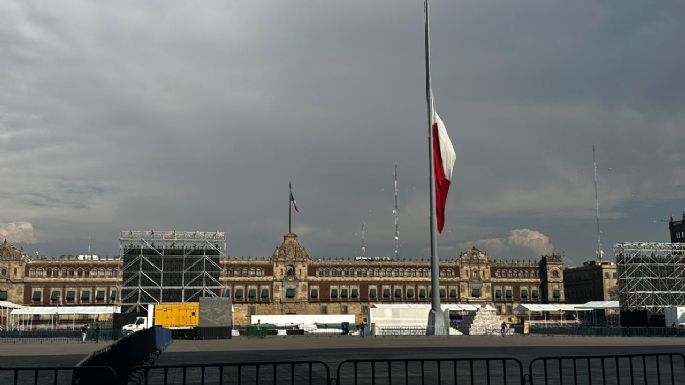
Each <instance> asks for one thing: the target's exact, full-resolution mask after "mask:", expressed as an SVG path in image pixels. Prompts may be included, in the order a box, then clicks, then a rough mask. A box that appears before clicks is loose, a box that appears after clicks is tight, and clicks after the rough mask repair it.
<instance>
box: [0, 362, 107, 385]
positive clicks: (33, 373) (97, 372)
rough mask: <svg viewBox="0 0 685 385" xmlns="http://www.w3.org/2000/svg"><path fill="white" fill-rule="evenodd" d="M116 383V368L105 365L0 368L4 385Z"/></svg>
mask: <svg viewBox="0 0 685 385" xmlns="http://www.w3.org/2000/svg"><path fill="white" fill-rule="evenodd" d="M88 379H96V380H88ZM116 383H117V376H116V374H115V373H114V370H113V369H112V368H109V367H105V366H90V367H75V368H74V367H59V366H51V367H47V366H46V367H16V368H0V384H2V385H42V384H51V385H95V384H97V385H115V384H116Z"/></svg>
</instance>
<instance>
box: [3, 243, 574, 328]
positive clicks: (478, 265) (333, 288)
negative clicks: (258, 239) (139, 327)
mask: <svg viewBox="0 0 685 385" xmlns="http://www.w3.org/2000/svg"><path fill="white" fill-rule="evenodd" d="M122 261H123V260H122V259H121V258H99V259H95V258H93V257H92V256H91V257H88V256H82V257H61V258H51V259H38V258H31V257H28V256H27V255H25V254H24V253H23V252H22V251H21V250H20V249H17V248H16V247H14V246H13V245H12V244H10V243H8V242H6V241H5V242H4V243H2V244H0V273H1V276H0V300H6V301H10V302H14V303H17V304H23V305H53V306H54V305H61V306H69V305H76V304H79V305H84V304H88V305H97V304H121V303H122V300H123V302H128V301H129V300H127V299H126V298H127V296H126V290H125V288H124V290H122V286H126V281H127V280H129V281H130V279H123V278H122V277H124V276H125V274H126V273H124V270H125V266H123V263H122ZM218 261H219V266H220V273H219V275H218V276H219V286H218V287H216V286H215V287H213V288H212V291H211V295H217V296H224V297H229V298H231V299H232V300H233V304H234V320H235V323H236V324H246V323H249V322H250V319H249V318H250V316H251V315H260V314H355V315H356V317H357V321H358V322H361V320H362V318H363V317H364V316H365V315H366V314H367V313H368V308H369V306H370V305H371V304H373V303H379V302H380V303H430V299H431V296H432V295H433V293H432V292H431V282H430V280H431V278H430V260H429V259H409V258H407V259H401V260H400V259H391V258H347V259H316V258H312V257H310V256H309V254H308V253H307V252H306V250H305V249H304V247H303V246H302V245H301V244H300V242H299V240H298V237H297V235H295V234H293V233H289V234H286V235H285V236H284V237H283V242H282V243H281V244H280V245H279V246H278V247H276V249H275V251H274V253H273V255H272V256H271V257H267V258H262V259H259V258H233V257H221V258H220V259H219V260H218ZM563 279H564V277H563V261H562V257H561V256H559V255H547V256H542V257H541V258H540V259H539V260H527V261H499V260H492V259H490V258H489V257H488V256H487V255H486V254H485V253H484V252H482V251H480V250H477V249H476V248H472V249H470V250H467V251H465V252H462V253H461V254H460V255H458V256H456V257H452V258H446V259H442V260H441V261H440V292H439V293H437V295H439V296H440V297H441V300H442V302H443V303H482V304H485V303H489V304H492V305H493V306H495V307H496V308H497V310H498V313H499V314H500V315H501V316H502V319H505V320H510V321H515V316H514V311H513V309H514V308H515V307H516V306H517V305H519V304H521V303H556V302H564V282H563ZM205 295H206V294H205ZM129 297H131V296H130V295H129ZM186 300H188V301H197V299H195V298H187V297H186ZM124 305H125V303H124Z"/></svg>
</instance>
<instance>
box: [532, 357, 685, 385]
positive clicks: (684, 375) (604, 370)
mask: <svg viewBox="0 0 685 385" xmlns="http://www.w3.org/2000/svg"><path fill="white" fill-rule="evenodd" d="M528 376H529V381H530V384H531V385H535V384H540V385H552V384H553V385H566V384H572V385H592V384H602V385H614V384H615V385H620V384H626V385H628V384H629V385H648V384H655V385H657V384H658V385H669V384H670V385H676V384H684V383H685V356H683V355H682V354H680V353H655V354H627V355H615V356H568V357H541V358H535V359H534V360H532V361H531V362H530V365H529V367H528Z"/></svg>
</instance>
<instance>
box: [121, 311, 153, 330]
mask: <svg viewBox="0 0 685 385" xmlns="http://www.w3.org/2000/svg"><path fill="white" fill-rule="evenodd" d="M154 313H155V305H148V306H147V314H149V315H150V316H149V317H137V318H136V320H135V321H134V322H133V323H130V324H126V325H124V326H122V327H121V333H122V334H123V335H128V334H131V333H135V332H137V331H140V330H144V329H147V328H150V327H152V317H151V316H152V315H153V314H154Z"/></svg>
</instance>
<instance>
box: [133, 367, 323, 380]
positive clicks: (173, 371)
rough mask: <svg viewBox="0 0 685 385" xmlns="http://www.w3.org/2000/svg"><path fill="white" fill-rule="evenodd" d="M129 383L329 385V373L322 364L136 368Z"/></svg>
mask: <svg viewBox="0 0 685 385" xmlns="http://www.w3.org/2000/svg"><path fill="white" fill-rule="evenodd" d="M129 380H133V381H135V382H137V383H139V384H145V385H153V384H154V385H167V384H175V385H186V384H197V385H214V384H217V385H223V384H231V385H234V384H235V385H252V384H253V385H258V384H279V385H280V384H290V385H300V384H302V385H305V384H308V385H330V383H331V373H330V369H329V368H328V365H326V364H325V363H323V362H321V361H287V362H241V363H215V364H211V363H210V364H197V365H159V366H157V365H155V366H139V367H136V368H134V369H133V370H131V372H130V374H129Z"/></svg>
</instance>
